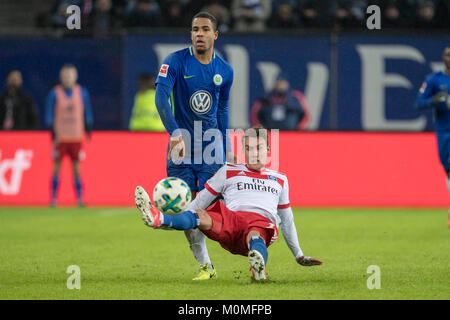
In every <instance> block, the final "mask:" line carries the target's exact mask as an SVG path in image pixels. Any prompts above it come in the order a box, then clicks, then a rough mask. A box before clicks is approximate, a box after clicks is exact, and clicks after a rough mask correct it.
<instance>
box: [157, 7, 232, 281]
mask: <svg viewBox="0 0 450 320" xmlns="http://www.w3.org/2000/svg"><path fill="white" fill-rule="evenodd" d="M217 37H218V31H217V20H216V19H215V18H214V16H212V15H210V14H209V13H206V12H200V13H198V14H196V15H195V16H194V17H193V19H192V22H191V40H192V46H190V47H189V48H186V49H183V50H180V51H176V52H173V53H172V54H170V55H168V56H167V57H166V58H165V59H164V61H163V63H162V65H161V68H160V71H159V74H158V77H157V79H156V84H157V87H156V97H155V102H156V106H157V108H158V112H159V114H160V116H161V120H162V122H163V123H164V126H165V128H166V130H167V132H169V133H170V135H171V137H170V141H169V152H168V159H167V175H168V176H169V177H178V178H181V179H183V180H184V181H186V183H187V184H188V185H189V187H190V188H191V190H192V192H193V194H194V196H195V192H196V191H198V190H202V189H203V187H204V184H205V182H206V181H207V180H208V179H209V178H211V177H212V176H213V175H214V173H215V172H216V171H217V170H218V169H219V168H220V167H221V166H222V165H223V164H224V163H225V152H224V151H225V150H226V149H227V148H226V146H227V140H228V139H226V130H227V129H228V99H229V93H230V89H231V85H232V82H233V69H232V68H231V66H230V65H229V64H228V63H227V62H225V60H223V59H222V58H221V57H219V56H218V55H216V54H215V52H214V41H215V40H216V39H217ZM169 101H170V103H169ZM172 112H173V113H172ZM178 129H184V130H185V131H184V133H182V132H180V130H178ZM209 129H217V130H218V132H219V135H220V139H218V140H217V141H216V140H214V142H215V143H218V144H220V152H219V151H218V153H221V154H219V155H216V154H215V153H213V154H212V157H213V158H214V159H215V161H214V163H212V164H211V163H210V162H208V163H206V162H205V159H204V158H203V151H204V150H205V148H206V146H207V144H208V143H210V142H208V143H206V142H204V141H202V140H203V139H202V136H203V133H204V132H205V131H207V130H209ZM181 131H183V130H181ZM186 132H188V133H189V136H190V137H189V136H187V135H186ZM219 140H220V141H219ZM229 149H231V148H229ZM227 157H228V158H229V159H230V160H231V159H234V156H233V154H232V152H227ZM181 159H182V162H181V163H179V161H180V160H181ZM199 159H200V160H199ZM176 160H177V161H176ZM185 234H186V238H187V239H188V241H189V245H190V248H191V250H192V253H193V254H194V257H195V258H196V260H197V261H198V263H199V264H200V273H199V275H198V276H197V277H196V278H194V280H206V279H211V278H215V277H216V271H215V270H214V267H213V266H212V264H211V260H210V258H209V255H208V251H207V248H206V243H205V236H204V235H203V234H202V233H201V232H199V231H198V230H197V229H195V230H186V232H185Z"/></svg>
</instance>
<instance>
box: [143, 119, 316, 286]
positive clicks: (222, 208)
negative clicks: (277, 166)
mask: <svg viewBox="0 0 450 320" xmlns="http://www.w3.org/2000/svg"><path fill="white" fill-rule="evenodd" d="M243 140H244V141H243V145H244V148H245V150H244V152H245V160H246V164H239V165H234V164H226V165H224V166H223V167H222V168H220V169H219V171H217V173H216V174H215V175H214V176H213V177H212V178H210V179H209V180H208V181H207V183H206V184H205V189H203V190H202V191H200V193H199V194H198V195H197V197H196V198H195V199H194V201H192V203H191V204H190V205H189V206H188V208H187V210H186V211H184V212H182V213H180V214H178V215H175V216H171V215H166V214H163V213H161V212H159V211H158V210H157V209H156V208H154V207H153V205H152V203H151V201H150V198H149V196H148V194H147V193H146V192H145V190H144V189H143V188H142V187H140V186H138V187H136V191H135V202H136V206H137V207H138V209H139V210H140V211H141V213H142V219H143V220H144V222H145V224H146V225H147V226H150V227H153V228H155V229H159V228H161V227H165V228H167V227H169V228H172V229H176V230H189V229H193V228H198V229H199V230H201V231H202V232H203V233H204V234H205V235H206V236H207V237H208V238H210V239H212V240H215V241H218V242H219V243H220V245H221V246H222V247H223V248H224V249H226V250H227V251H229V252H231V253H233V254H240V255H244V256H248V259H249V263H250V267H251V271H252V275H253V278H254V279H255V280H264V279H266V264H267V257H268V253H267V247H268V246H269V245H270V244H271V243H273V242H274V241H275V240H276V239H277V237H278V229H277V227H278V226H279V225H280V224H281V230H282V232H283V235H284V238H285V240H286V243H287V245H288V247H289V248H290V250H291V251H292V253H293V255H294V257H295V260H296V261H297V263H299V264H300V265H302V266H316V265H321V264H322V262H321V261H319V260H317V259H314V258H312V257H306V256H304V255H303V252H302V250H301V248H300V245H299V242H298V238H297V230H296V228H295V224H294V218H293V214H292V210H291V208H290V204H289V185H288V180H287V177H286V176H285V175H284V174H282V173H279V172H277V171H274V170H269V169H266V168H265V164H266V159H267V153H268V151H269V145H268V139H267V130H265V129H264V128H262V127H253V128H250V129H247V130H246V131H245V133H244V136H243ZM219 195H222V196H223V201H217V202H215V203H214V204H213V205H212V206H211V207H209V208H207V207H208V206H209V205H210V204H211V202H212V201H213V200H214V199H215V198H216V197H217V196H219ZM205 209H206V210H205Z"/></svg>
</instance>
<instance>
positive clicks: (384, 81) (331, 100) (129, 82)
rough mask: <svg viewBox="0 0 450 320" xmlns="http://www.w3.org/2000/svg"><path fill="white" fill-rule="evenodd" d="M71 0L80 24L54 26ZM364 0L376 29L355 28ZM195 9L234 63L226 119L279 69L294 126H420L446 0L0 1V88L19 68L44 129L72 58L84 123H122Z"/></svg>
mask: <svg viewBox="0 0 450 320" xmlns="http://www.w3.org/2000/svg"><path fill="white" fill-rule="evenodd" d="M72 4H76V5H78V6H79V7H80V8H81V29H80V30H68V29H67V27H66V19H67V16H68V15H67V13H66V9H67V7H68V6H70V5H72ZM371 4H377V5H378V6H379V7H380V8H381V15H382V19H381V22H382V23H381V30H374V31H371V30H368V29H367V27H366V19H367V17H368V16H369V15H368V14H366V8H367V6H368V5H371ZM200 10H206V11H209V12H211V13H212V14H214V15H215V16H216V17H217V19H218V20H219V31H220V35H219V39H218V41H217V42H216V49H217V52H218V53H219V54H221V55H222V56H223V57H224V58H225V59H227V61H228V62H230V63H231V65H232V66H233V68H234V70H235V80H234V86H233V91H232V97H231V102H230V118H231V126H232V127H234V128H238V127H246V126H248V125H249V124H251V123H252V122H255V121H257V119H258V115H257V113H258V110H259V108H258V105H256V106H255V105H254V104H255V102H257V100H258V99H259V98H264V97H267V95H268V94H269V93H270V91H271V90H272V89H273V87H274V84H275V82H276V81H275V80H276V79H277V78H278V77H279V76H280V74H281V75H282V76H283V77H284V78H286V79H287V80H288V81H289V84H290V87H291V88H292V89H295V90H297V91H299V92H300V93H301V94H303V95H304V97H305V99H304V100H302V103H301V105H302V109H303V110H304V111H305V115H306V116H299V118H300V121H301V120H303V123H302V124H301V125H299V126H298V128H299V129H306V130H363V131H370V130H375V131H377V130H394V131H423V130H431V129H432V123H431V113H429V114H425V115H424V114H419V113H418V112H417V111H416V110H414V108H413V102H414V99H415V96H416V94H417V91H418V89H419V87H420V85H421V83H422V81H423V79H424V77H425V76H426V75H427V74H428V73H430V72H431V71H433V70H437V69H442V51H443V49H444V47H445V46H446V45H447V44H449V43H450V41H449V40H450V38H449V27H450V25H449V23H450V22H449V21H450V19H448V16H449V13H450V2H449V1H447V0H427V1H425V0H379V1H368V0H340V1H339V0H319V1H311V0H233V1H231V0H229V1H211V0H202V1H200V0H193V1H189V0H168V1H157V0H55V1H51V0H48V1H39V0H3V1H1V3H0V47H1V50H0V80H1V81H2V83H1V85H0V87H2V88H4V87H5V86H6V77H7V74H8V72H9V71H10V70H11V69H18V70H20V71H21V72H22V77H23V88H24V90H25V91H26V92H28V93H29V95H30V97H31V99H32V100H33V102H34V103H35V105H36V108H37V110H38V116H39V120H38V126H37V127H38V128H39V129H44V128H45V126H44V105H45V100H46V97H47V94H48V91H49V90H50V88H51V87H52V86H53V85H54V84H56V83H57V82H58V80H59V79H58V74H59V69H60V68H61V66H62V65H63V64H64V63H69V62H70V63H73V64H74V65H75V66H76V67H77V68H78V71H79V82H80V83H81V84H82V85H83V86H85V87H86V88H87V89H88V90H89V92H90V95H91V99H92V106H93V112H94V118H95V123H94V129H97V130H127V129H128V128H129V122H130V117H131V113H132V107H133V102H134V97H135V94H136V93H137V91H138V78H139V76H140V75H141V74H148V75H150V76H154V75H156V73H157V72H158V68H159V65H160V63H161V60H162V59H163V58H164V57H165V55H166V54H168V53H169V52H171V51H173V50H175V49H178V48H183V47H186V46H188V45H189V44H190V35H189V26H190V21H191V19H192V16H193V15H194V14H195V13H197V12H198V11H200ZM391 77H396V79H397V80H398V78H399V77H401V78H402V79H401V80H398V81H395V80H393V81H392V80H391ZM369 87H370V88H369ZM369 91H371V92H369ZM252 107H255V108H253V113H252ZM282 129H283V128H282ZM287 129H289V127H288V128H287Z"/></svg>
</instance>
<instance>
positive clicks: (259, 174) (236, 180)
mask: <svg viewBox="0 0 450 320" xmlns="http://www.w3.org/2000/svg"><path fill="white" fill-rule="evenodd" d="M205 188H206V189H207V190H208V191H209V192H211V193H212V194H213V195H215V196H218V195H220V194H221V195H222V196H223V198H224V200H223V203H224V204H225V206H226V207H227V208H228V209H230V210H232V211H247V212H254V213H258V214H260V215H262V216H264V217H266V218H268V219H269V220H270V221H272V222H273V223H275V224H276V226H278V225H279V223H280V217H279V216H278V214H277V212H278V209H283V208H288V207H289V186H288V180H287V177H286V176H285V175H284V174H282V173H279V172H277V171H275V170H270V169H265V168H264V169H262V170H261V171H256V170H252V169H250V168H248V167H247V166H246V165H244V164H237V165H234V164H226V165H224V166H223V167H222V168H220V169H219V170H218V171H217V172H216V174H215V175H214V176H213V177H212V178H211V179H209V180H208V181H207V183H206V184H205Z"/></svg>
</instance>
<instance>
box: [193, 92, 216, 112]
mask: <svg viewBox="0 0 450 320" xmlns="http://www.w3.org/2000/svg"><path fill="white" fill-rule="evenodd" d="M189 105H190V106H191V109H192V111H194V112H195V113H200V114H204V113H207V112H208V111H209V110H210V109H211V106H212V97H211V94H210V93H209V92H208V91H206V90H199V91H196V92H194V94H193V95H192V96H191V99H189Z"/></svg>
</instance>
